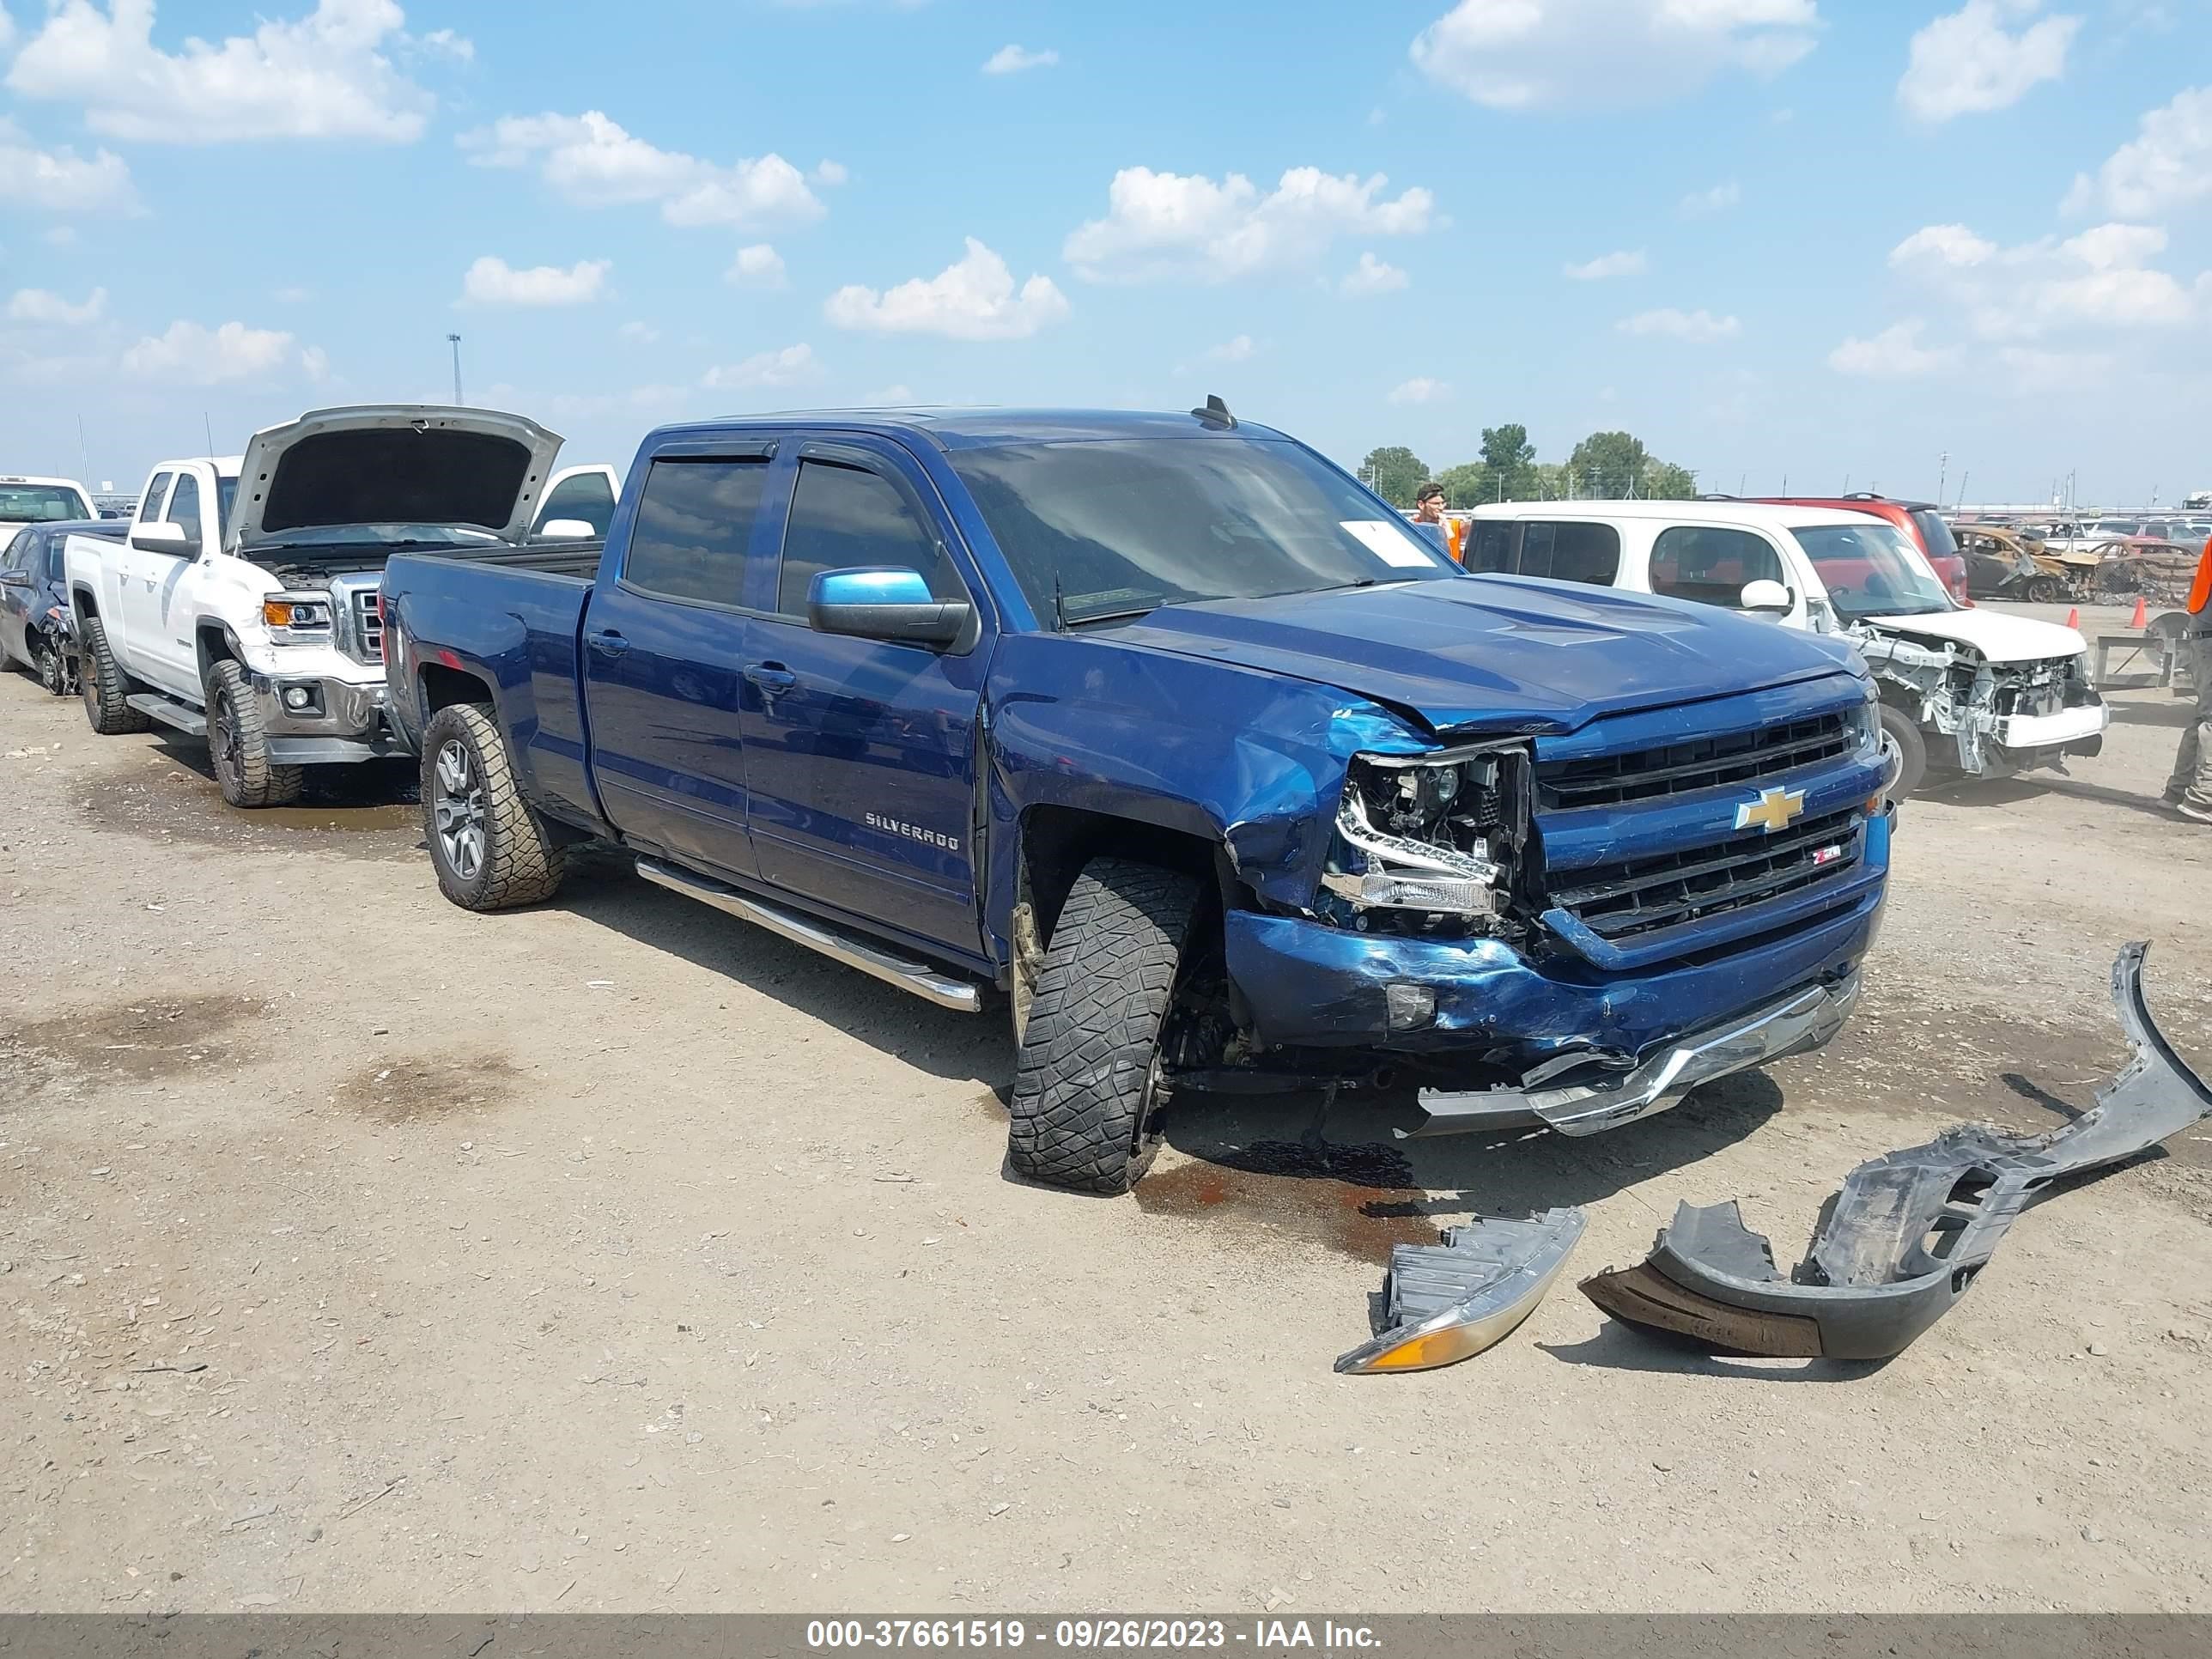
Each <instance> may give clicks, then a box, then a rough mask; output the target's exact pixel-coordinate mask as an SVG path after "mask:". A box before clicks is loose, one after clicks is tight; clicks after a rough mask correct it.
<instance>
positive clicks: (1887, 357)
mask: <svg viewBox="0 0 2212 1659" xmlns="http://www.w3.org/2000/svg"><path fill="white" fill-rule="evenodd" d="M1924 327H1926V325H1925V324H1924V323H1923V322H1922V321H1921V320H1920V319H1918V318H1917V317H1915V318H1912V319H1910V320H1908V321H1905V322H1902V323H1898V324H1896V325H1893V326H1892V327H1889V328H1886V329H1884V330H1882V331H1881V333H1879V334H1877V335H1875V337H1873V338H1871V339H1867V340H1862V339H1860V338H1859V337H1857V336H1856V335H1853V336H1851V337H1850V338H1848V339H1846V340H1845V341H1844V343H1842V344H1841V345H1839V346H1838V347H1837V348H1836V349H1834V350H1833V351H1832V352H1830V353H1829V354H1828V367H1829V368H1832V369H1834V370H1835V371H1836V373H1837V374H1857V375H1863V376H1866V377H1869V378H1870V379H1875V380H1909V379H1911V378H1912V377H1913V376H1915V375H1920V374H1935V373H1936V372H1937V371H1938V370H1941V369H1947V368H1952V367H1954V365H1955V364H1956V363H1957V362H1958V361H1959V350H1958V348H1957V347H1955V346H1923V345H1922V344H1921V343H1920V332H1921V330H1922V329H1923V328H1924Z"/></svg>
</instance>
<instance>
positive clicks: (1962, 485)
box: [1936, 471, 1974, 507]
mask: <svg viewBox="0 0 2212 1659" xmlns="http://www.w3.org/2000/svg"><path fill="white" fill-rule="evenodd" d="M1973 476H1974V475H1973V474H1972V473H1971V472H1967V471H1960V474H1959V499H1958V501H1957V502H1956V505H1957V506H1959V507H1964V506H1965V505H1966V480H1967V479H1969V478H1971V477H1973ZM1936 506H1938V507H1941V506H1942V502H1941V501H1938V502H1936Z"/></svg>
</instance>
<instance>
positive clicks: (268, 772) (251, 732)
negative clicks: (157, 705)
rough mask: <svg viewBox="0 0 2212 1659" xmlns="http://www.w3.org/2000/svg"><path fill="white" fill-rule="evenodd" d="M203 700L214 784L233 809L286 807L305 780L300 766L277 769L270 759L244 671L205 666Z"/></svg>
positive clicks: (226, 664) (227, 665)
mask: <svg viewBox="0 0 2212 1659" xmlns="http://www.w3.org/2000/svg"><path fill="white" fill-rule="evenodd" d="M201 690H202V692H203V694H204V696H205V697H206V699H207V738H208V753H209V754H210V756H211V757H213V758H214V761H215V781H216V783H218V784H220V785H221V786H222V798H223V799H225V800H227V801H228V802H229V803H230V804H231V805H233V806H241V807H245V808H247V809H248V810H251V809H252V808H255V807H261V806H289V805H291V804H292V803H293V802H294V801H295V800H297V799H300V788H301V785H302V784H304V783H305V782H306V781H307V768H306V767H304V766H279V765H277V764H276V763H274V762H273V761H271V760H270V758H269V732H268V728H267V727H265V726H263V725H262V723H261V705H260V704H259V703H258V702H254V700H253V687H252V684H250V683H249V682H248V681H247V679H246V671H245V670H244V669H243V668H241V667H240V666H239V665H237V664H236V663H234V662H232V661H230V660H229V659H222V660H219V661H216V662H213V663H210V665H208V671H207V678H206V679H205V680H204V681H203V682H202V683H201Z"/></svg>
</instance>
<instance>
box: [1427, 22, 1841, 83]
mask: <svg viewBox="0 0 2212 1659" xmlns="http://www.w3.org/2000/svg"><path fill="white" fill-rule="evenodd" d="M1819 26H1820V9H1819V7H1818V6H1817V5H1816V4H1815V3H1814V0H1460V3H1459V4H1457V5H1456V6H1455V7H1453V8H1452V9H1451V10H1450V11H1449V12H1447V13H1445V14H1444V15H1443V16H1442V17H1439V18H1438V19H1437V21H1435V22H1433V23H1431V24H1430V25H1429V27H1427V28H1425V29H1424V30H1422V31H1421V33H1419V35H1418V36H1417V37H1415V39H1414V41H1413V47H1412V56H1413V62H1414V64H1416V65H1417V66H1418V67H1419V69H1420V70H1421V71H1422V72H1423V73H1424V74H1425V75H1427V76H1429V77H1430V78H1431V80H1433V81H1437V82H1440V83H1442V84H1443V85H1444V86H1447V87H1449V88H1452V89H1453V90H1454V91H1455V92H1458V93H1461V94H1464V95H1465V96H1467V97H1468V98H1471V99H1473V100H1474V101H1475V102H1476V103H1478V104H1483V105H1486V106H1489V107H1490V108H1492V109H1503V110H1528V109H1545V108H1552V107H1562V106H1564V107H1567V108H1572V109H1576V110H1588V109H1591V108H1613V109H1621V108H1632V107H1637V106H1650V105H1654V104H1662V103H1667V102H1670V101H1672V100H1675V99H1678V98H1684V97H1687V96H1689V95H1691V94H1693V93H1696V92H1698V91H1699V90H1700V89H1701V88H1704V87H1705V86H1706V85H1707V84H1708V83H1710V82H1711V81H1712V80H1713V79H1714V78H1715V77H1716V76H1719V75H1721V74H1723V73H1724V72H1727V71H1730V70H1735V71H1741V72H1743V73H1746V74H1749V75H1753V76H1760V77H1762V78H1764V77H1770V76H1776V75H1778V74H1780V73H1781V72H1782V71H1783V70H1785V69H1788V68H1789V67H1790V65H1791V64H1794V63H1796V61H1797V60H1798V59H1799V58H1802V57H1804V56H1805V54H1806V53H1808V52H1811V51H1812V50H1813V47H1814V43H1815V38H1816V37H1815V35H1814V30H1815V29H1816V28H1818V27H1819Z"/></svg>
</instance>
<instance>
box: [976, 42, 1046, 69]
mask: <svg viewBox="0 0 2212 1659" xmlns="http://www.w3.org/2000/svg"><path fill="white" fill-rule="evenodd" d="M1059 61H1060V54H1059V53H1058V52H1054V51H1052V50H1051V49H1049V48H1047V49H1046V50H1045V51H1043V52H1029V51H1026V50H1024V48H1022V47H1020V46H1000V48H999V49H998V51H996V52H993V53H992V54H991V55H990V56H989V57H988V58H985V59H984V60H983V73H984V74H986V75H1019V74H1020V73H1021V72H1022V71H1023V70H1033V69H1050V68H1051V67H1052V66H1053V65H1054V64H1057V63H1058V62H1059Z"/></svg>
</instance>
